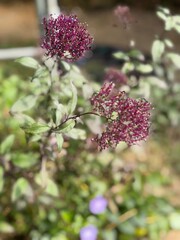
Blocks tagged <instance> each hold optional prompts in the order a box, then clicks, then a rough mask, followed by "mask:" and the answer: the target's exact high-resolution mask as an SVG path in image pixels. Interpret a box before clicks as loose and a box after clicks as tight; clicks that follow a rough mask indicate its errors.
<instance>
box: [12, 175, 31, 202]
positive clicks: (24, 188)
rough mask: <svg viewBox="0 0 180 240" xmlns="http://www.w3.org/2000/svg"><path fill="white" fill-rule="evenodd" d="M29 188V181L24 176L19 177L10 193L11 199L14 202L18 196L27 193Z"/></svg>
mask: <svg viewBox="0 0 180 240" xmlns="http://www.w3.org/2000/svg"><path fill="white" fill-rule="evenodd" d="M30 189H31V186H30V184H29V182H28V181H27V180H26V179H25V178H19V179H18V180H17V181H16V182H15V183H14V185H13V190H12V195H11V198H12V201H13V202H14V201H16V200H18V199H19V198H20V197H22V196H24V195H28V194H29V190H30ZM31 190H32V189H31Z"/></svg>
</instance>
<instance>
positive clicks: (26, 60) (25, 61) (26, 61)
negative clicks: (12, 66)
mask: <svg viewBox="0 0 180 240" xmlns="http://www.w3.org/2000/svg"><path fill="white" fill-rule="evenodd" d="M15 62H18V63H20V64H21V65H23V66H26V67H29V68H34V69H37V68H38V67H39V66H40V65H39V63H38V61H36V60H35V59H34V58H31V57H21V58H18V59H16V60H15Z"/></svg>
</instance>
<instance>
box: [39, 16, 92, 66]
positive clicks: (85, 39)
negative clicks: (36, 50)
mask: <svg viewBox="0 0 180 240" xmlns="http://www.w3.org/2000/svg"><path fill="white" fill-rule="evenodd" d="M43 25H44V31H45V34H44V37H43V39H42V43H41V47H42V48H44V49H45V50H46V55H47V56H50V57H53V56H57V57H59V58H61V59H64V60H66V61H68V62H74V61H76V60H78V59H79V58H81V57H82V56H83V55H84V53H85V51H87V50H89V49H90V47H91V44H92V42H93V38H92V37H91V36H90V34H89V33H88V31H87V29H86V25H85V24H83V23H80V22H79V20H78V18H77V16H76V15H69V16H67V15H64V14H61V15H59V16H58V17H53V15H50V17H49V18H44V19H43Z"/></svg>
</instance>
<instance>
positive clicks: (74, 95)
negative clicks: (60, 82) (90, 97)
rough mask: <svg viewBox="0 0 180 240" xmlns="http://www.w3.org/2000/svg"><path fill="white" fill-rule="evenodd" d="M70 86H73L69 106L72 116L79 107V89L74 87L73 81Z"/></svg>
mask: <svg viewBox="0 0 180 240" xmlns="http://www.w3.org/2000/svg"><path fill="white" fill-rule="evenodd" d="M70 85H71V90H72V98H71V100H70V101H69V104H68V112H69V114H72V113H73V112H74V110H75V108H76V105H77V89H76V87H75V86H74V84H73V82H72V81H70Z"/></svg>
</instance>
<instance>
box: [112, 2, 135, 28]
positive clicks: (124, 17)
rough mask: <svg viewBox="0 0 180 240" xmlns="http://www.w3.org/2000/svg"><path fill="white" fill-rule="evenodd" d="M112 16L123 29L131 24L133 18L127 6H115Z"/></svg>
mask: <svg viewBox="0 0 180 240" xmlns="http://www.w3.org/2000/svg"><path fill="white" fill-rule="evenodd" d="M114 14H115V16H116V17H117V18H118V20H119V22H120V23H121V24H122V25H123V27H124V28H127V27H128V26H129V24H130V23H132V22H133V18H132V15H131V12H130V9H129V7H128V6H121V5H119V6H117V7H116V8H115V10H114Z"/></svg>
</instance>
